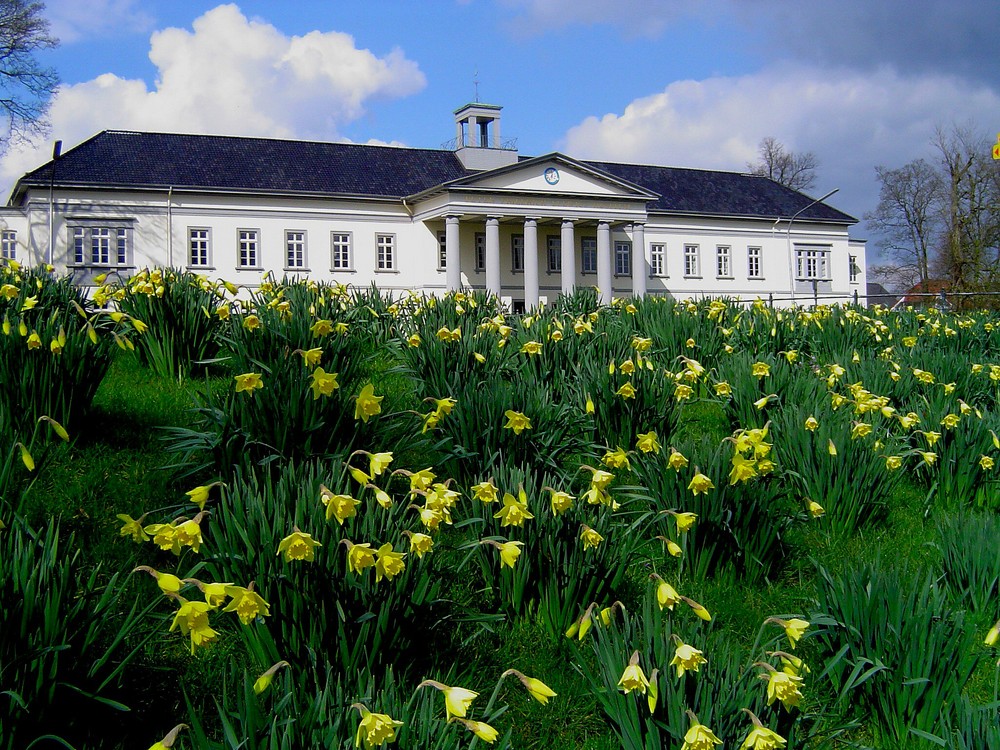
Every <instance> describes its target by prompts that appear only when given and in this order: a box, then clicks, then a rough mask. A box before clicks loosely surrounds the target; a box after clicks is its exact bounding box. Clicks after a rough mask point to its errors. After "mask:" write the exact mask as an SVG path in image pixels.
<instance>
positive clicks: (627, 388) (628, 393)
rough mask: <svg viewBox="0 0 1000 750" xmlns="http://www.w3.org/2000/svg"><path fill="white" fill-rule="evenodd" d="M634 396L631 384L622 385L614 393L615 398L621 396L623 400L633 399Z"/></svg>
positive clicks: (634, 391) (633, 387)
mask: <svg viewBox="0 0 1000 750" xmlns="http://www.w3.org/2000/svg"><path fill="white" fill-rule="evenodd" d="M635 394H636V390H635V386H633V385H632V384H631V383H625V384H623V385H622V386H621V387H620V388H619V389H618V390H617V391H615V395H616V396H621V397H622V398H623V399H625V400H628V399H634V398H635Z"/></svg>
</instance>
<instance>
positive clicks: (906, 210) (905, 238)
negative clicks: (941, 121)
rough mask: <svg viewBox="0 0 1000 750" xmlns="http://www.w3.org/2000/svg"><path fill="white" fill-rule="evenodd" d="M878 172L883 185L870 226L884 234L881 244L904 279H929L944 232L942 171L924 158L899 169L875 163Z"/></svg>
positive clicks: (870, 219)
mask: <svg viewBox="0 0 1000 750" xmlns="http://www.w3.org/2000/svg"><path fill="white" fill-rule="evenodd" d="M875 174H876V176H877V177H878V180H879V182H880V183H881V185H882V187H881V191H880V193H879V202H878V205H877V206H876V207H875V210H874V211H872V212H870V213H868V214H865V220H866V221H867V222H868V228H869V229H871V230H872V231H874V232H877V233H878V234H879V235H881V238H882V239H881V241H880V242H879V244H880V245H881V247H882V248H883V249H884V250H885V251H886V254H887V256H888V257H889V258H891V259H892V260H893V261H894V262H893V263H891V264H887V268H892V269H893V270H894V271H895V273H896V274H897V275H898V276H899V277H900V279H907V280H910V279H912V280H913V283H916V282H926V281H927V280H928V279H929V278H930V264H931V257H932V254H933V252H934V250H935V249H936V247H937V244H938V241H939V239H940V236H941V232H942V222H941V221H940V213H939V206H940V202H941V198H942V196H943V185H942V181H941V175H940V173H939V172H938V170H936V169H935V168H934V167H932V166H931V165H930V164H928V163H927V162H926V161H924V160H923V159H917V160H916V161H911V162H910V163H909V164H905V165H904V166H902V167H900V168H899V169H887V168H886V167H875ZM911 285H912V284H911Z"/></svg>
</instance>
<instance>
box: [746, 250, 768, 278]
mask: <svg viewBox="0 0 1000 750" xmlns="http://www.w3.org/2000/svg"><path fill="white" fill-rule="evenodd" d="M763 275H764V274H763V272H762V271H761V266H760V248H759V247H748V248H747V277H748V278H751V279H759V278H762V277H763Z"/></svg>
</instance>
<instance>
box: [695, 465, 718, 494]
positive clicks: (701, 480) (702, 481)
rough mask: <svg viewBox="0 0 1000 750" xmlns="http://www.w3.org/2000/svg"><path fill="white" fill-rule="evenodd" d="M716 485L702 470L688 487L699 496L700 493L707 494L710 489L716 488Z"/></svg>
mask: <svg viewBox="0 0 1000 750" xmlns="http://www.w3.org/2000/svg"><path fill="white" fill-rule="evenodd" d="M714 488H715V485H714V484H712V480H711V479H709V478H708V477H707V476H705V475H704V474H702V473H701V472H700V471H699V472H697V473H696V474H695V475H694V476H693V477H692V478H691V482H690V483H689V484H688V489H689V490H691V492H692V493H693V494H694V495H695V496H696V497H697V496H698V495H706V494H708V491H709V490H711V489H714Z"/></svg>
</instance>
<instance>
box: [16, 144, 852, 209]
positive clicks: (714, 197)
mask: <svg viewBox="0 0 1000 750" xmlns="http://www.w3.org/2000/svg"><path fill="white" fill-rule="evenodd" d="M583 163H584V164H587V165H589V166H591V167H593V168H596V169H599V170H603V171H605V172H607V173H609V174H611V175H613V176H615V177H618V178H619V179H622V180H626V181H628V182H632V183H634V184H636V185H641V186H642V187H645V188H646V189H648V190H650V191H652V192H654V193H657V194H658V195H659V196H660V198H659V199H658V200H657V201H655V202H653V203H651V204H650V210H652V211H665V212H670V213H678V214H702V215H713V216H752V217H762V218H772V219H773V218H777V217H779V216H782V217H786V218H787V217H790V216H792V215H793V214H795V213H796V212H797V211H799V210H800V209H802V208H804V207H805V206H807V205H808V204H809V203H810V201H812V198H811V197H809V196H806V195H803V194H802V193H799V192H796V191H794V190H790V189H788V188H785V187H782V186H781V185H779V184H777V183H776V182H773V181H771V180H768V179H766V178H763V177H754V176H751V175H746V174H739V173H736V172H712V171H708V170H699V169H682V168H677V167H656V166H646V165H641V164H614V163H609V162H596V161H592V162H583ZM53 165H55V170H56V171H55V182H56V183H57V184H73V185H81V186H94V187H124V188H129V187H157V188H164V189H166V188H167V187H170V186H173V187H174V188H175V189H184V188H190V189H202V190H222V191H243V192H263V193H305V194H319V195H357V196H370V197H380V198H402V197H405V196H408V195H414V194H416V193H420V192H422V191H424V190H427V189H429V188H432V187H434V186H436V185H440V184H442V183H445V182H449V181H451V180H456V179H459V178H461V177H466V176H469V175H471V174H474V172H471V171H469V170H466V169H465V168H464V167H463V166H462V163H461V162H460V161H459V160H458V157H457V156H456V155H455V153H454V152H453V151H444V150H439V149H415V148H395V147H391V146H367V145H360V144H351V143H323V142H313V141H290V140H276V139H271V138H245V137H234V136H213V135H184V134H178V133H135V132H131V131H120V130H106V131H104V132H102V133H98V134H97V135H95V136H94V137H92V138H90V139H89V140H87V141H84V142H83V143H81V144H80V145H79V146H76V147H74V148H72V149H70V150H69V151H67V152H66V153H65V154H63V155H62V157H61V158H60V159H59V160H58V161H56V162H49V163H47V164H45V165H43V166H41V167H39V168H38V169H36V170H34V171H32V172H29V173H28V174H26V175H25V176H24V177H22V178H21V180H20V181H19V183H18V187H17V188H15V191H14V195H15V196H16V195H17V193H18V190H19V189H20V188H23V187H25V186H30V185H42V186H45V187H48V185H49V182H50V180H52V177H53ZM800 218H802V219H816V220H825V221H833V222H838V223H854V222H855V219H853V218H852V217H850V216H848V215H847V214H844V213H842V212H840V211H837V210H836V209H834V208H831V207H830V206H827V205H825V204H818V205H816V206H812V207H811V208H809V209H808V210H807V211H804V212H803V213H802V214H801V215H800Z"/></svg>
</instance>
